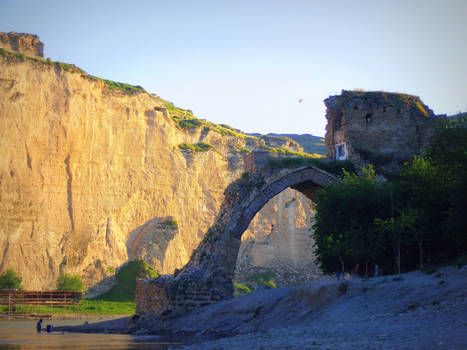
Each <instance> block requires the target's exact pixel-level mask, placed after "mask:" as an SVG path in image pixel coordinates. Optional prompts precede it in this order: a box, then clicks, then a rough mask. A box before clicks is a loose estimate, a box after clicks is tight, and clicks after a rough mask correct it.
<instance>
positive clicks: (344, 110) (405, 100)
mask: <svg viewBox="0 0 467 350" xmlns="http://www.w3.org/2000/svg"><path fill="white" fill-rule="evenodd" d="M324 103H325V105H326V107H327V111H326V118H327V126H326V152H327V155H328V157H330V158H332V159H349V160H351V161H352V162H353V163H354V164H355V165H356V166H363V165H365V164H368V163H372V164H374V165H375V167H376V169H377V170H378V171H379V172H380V173H382V174H384V175H387V176H392V175H395V174H396V173H397V172H398V170H399V169H400V167H401V166H402V164H403V163H405V162H406V161H408V160H409V159H410V158H411V157H412V156H413V155H414V154H417V153H419V152H420V150H421V149H423V148H425V147H426V146H427V145H428V143H429V141H430V138H431V137H432V136H433V135H434V133H435V128H436V126H437V125H438V123H439V121H440V120H442V119H443V118H442V117H437V116H435V115H434V114H433V111H432V110H430V109H429V108H428V107H427V106H426V105H425V104H424V103H423V102H422V101H421V100H420V98H419V97H418V96H412V95H406V94H398V93H388V92H382V91H373V92H364V91H345V90H343V91H342V94H341V95H337V96H330V97H329V98H327V99H326V100H325V101H324Z"/></svg>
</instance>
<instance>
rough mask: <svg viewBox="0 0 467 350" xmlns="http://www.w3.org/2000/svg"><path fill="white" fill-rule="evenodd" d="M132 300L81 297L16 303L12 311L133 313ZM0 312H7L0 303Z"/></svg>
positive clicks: (98, 313)
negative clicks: (65, 302) (48, 302)
mask: <svg viewBox="0 0 467 350" xmlns="http://www.w3.org/2000/svg"><path fill="white" fill-rule="evenodd" d="M135 308H136V304H135V302H134V301H126V302H119V301H105V300H88V299H82V300H80V302H79V304H77V305H69V306H67V307H66V308H65V307H64V306H54V307H52V306H46V305H16V306H14V308H13V309H12V310H11V311H12V313H35V314H95V315H131V314H134V313H135ZM0 312H1V313H8V306H7V305H0Z"/></svg>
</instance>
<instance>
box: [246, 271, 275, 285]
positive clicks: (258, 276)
mask: <svg viewBox="0 0 467 350" xmlns="http://www.w3.org/2000/svg"><path fill="white" fill-rule="evenodd" d="M275 277H276V276H275V274H274V272H272V271H267V272H263V273H255V274H253V275H252V276H251V277H250V278H249V279H248V281H251V282H253V283H255V284H256V285H263V286H265V287H267V288H277V286H276V282H275V281H274V279H275Z"/></svg>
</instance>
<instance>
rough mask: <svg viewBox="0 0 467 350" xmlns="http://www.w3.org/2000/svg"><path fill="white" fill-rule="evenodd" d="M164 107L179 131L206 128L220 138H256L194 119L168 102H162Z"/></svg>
mask: <svg viewBox="0 0 467 350" xmlns="http://www.w3.org/2000/svg"><path fill="white" fill-rule="evenodd" d="M163 102H164V104H165V107H166V108H167V111H168V112H169V114H170V116H171V117H172V119H173V120H174V121H175V122H176V123H177V126H178V127H179V128H180V129H196V128H201V127H202V128H206V129H208V130H211V131H214V132H217V133H219V134H221V135H222V136H232V137H236V138H239V139H255V140H257V139H258V137H256V136H251V135H245V134H244V133H242V132H241V131H240V130H237V129H235V128H233V127H231V126H229V125H226V124H220V125H219V124H214V123H211V122H209V121H207V120H202V119H198V118H196V117H195V116H194V115H193V113H192V112H191V111H190V110H188V109H183V108H179V107H176V106H175V105H174V104H173V103H171V102H169V101H164V100H163Z"/></svg>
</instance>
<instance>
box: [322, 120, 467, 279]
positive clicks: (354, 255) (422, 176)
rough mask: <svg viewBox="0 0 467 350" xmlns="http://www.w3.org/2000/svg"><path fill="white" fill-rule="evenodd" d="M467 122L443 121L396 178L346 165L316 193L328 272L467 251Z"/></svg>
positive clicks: (398, 265)
mask: <svg viewBox="0 0 467 350" xmlns="http://www.w3.org/2000/svg"><path fill="white" fill-rule="evenodd" d="M466 179H467V129H465V128H462V127H450V128H449V127H444V128H442V129H441V130H439V132H438V133H437V135H436V137H435V138H434V139H433V141H432V143H431V145H430V147H429V148H428V149H427V150H425V152H424V153H423V155H422V156H419V157H414V158H413V159H412V161H410V162H409V163H407V164H406V165H405V167H404V168H403V169H402V171H401V173H400V175H399V177H398V178H396V179H393V180H391V181H385V180H383V179H381V178H380V177H378V176H377V174H376V173H375V171H374V170H373V168H372V167H371V166H370V167H367V168H363V169H362V173H361V174H360V175H356V174H351V173H349V172H345V173H344V176H343V177H342V178H340V179H339V180H338V181H337V182H336V183H334V184H332V185H330V186H328V187H326V188H325V189H322V190H320V191H319V192H318V194H317V199H316V204H315V207H316V216H315V222H314V226H313V227H314V232H313V238H314V240H315V244H316V253H317V257H318V261H319V263H320V265H321V268H322V269H323V271H324V272H327V273H331V272H334V271H349V270H350V269H351V268H352V266H354V265H356V264H360V266H365V271H366V273H368V268H369V266H372V265H373V264H378V265H379V266H381V267H382V268H383V270H384V271H385V272H392V271H394V272H396V273H397V272H399V273H400V271H401V269H402V270H410V269H413V268H416V267H420V268H423V267H424V265H425V264H426V262H445V261H448V260H450V259H454V258H458V257H462V256H465V254H467V232H466V227H467V210H466V207H467V206H466V203H467V187H466Z"/></svg>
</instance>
